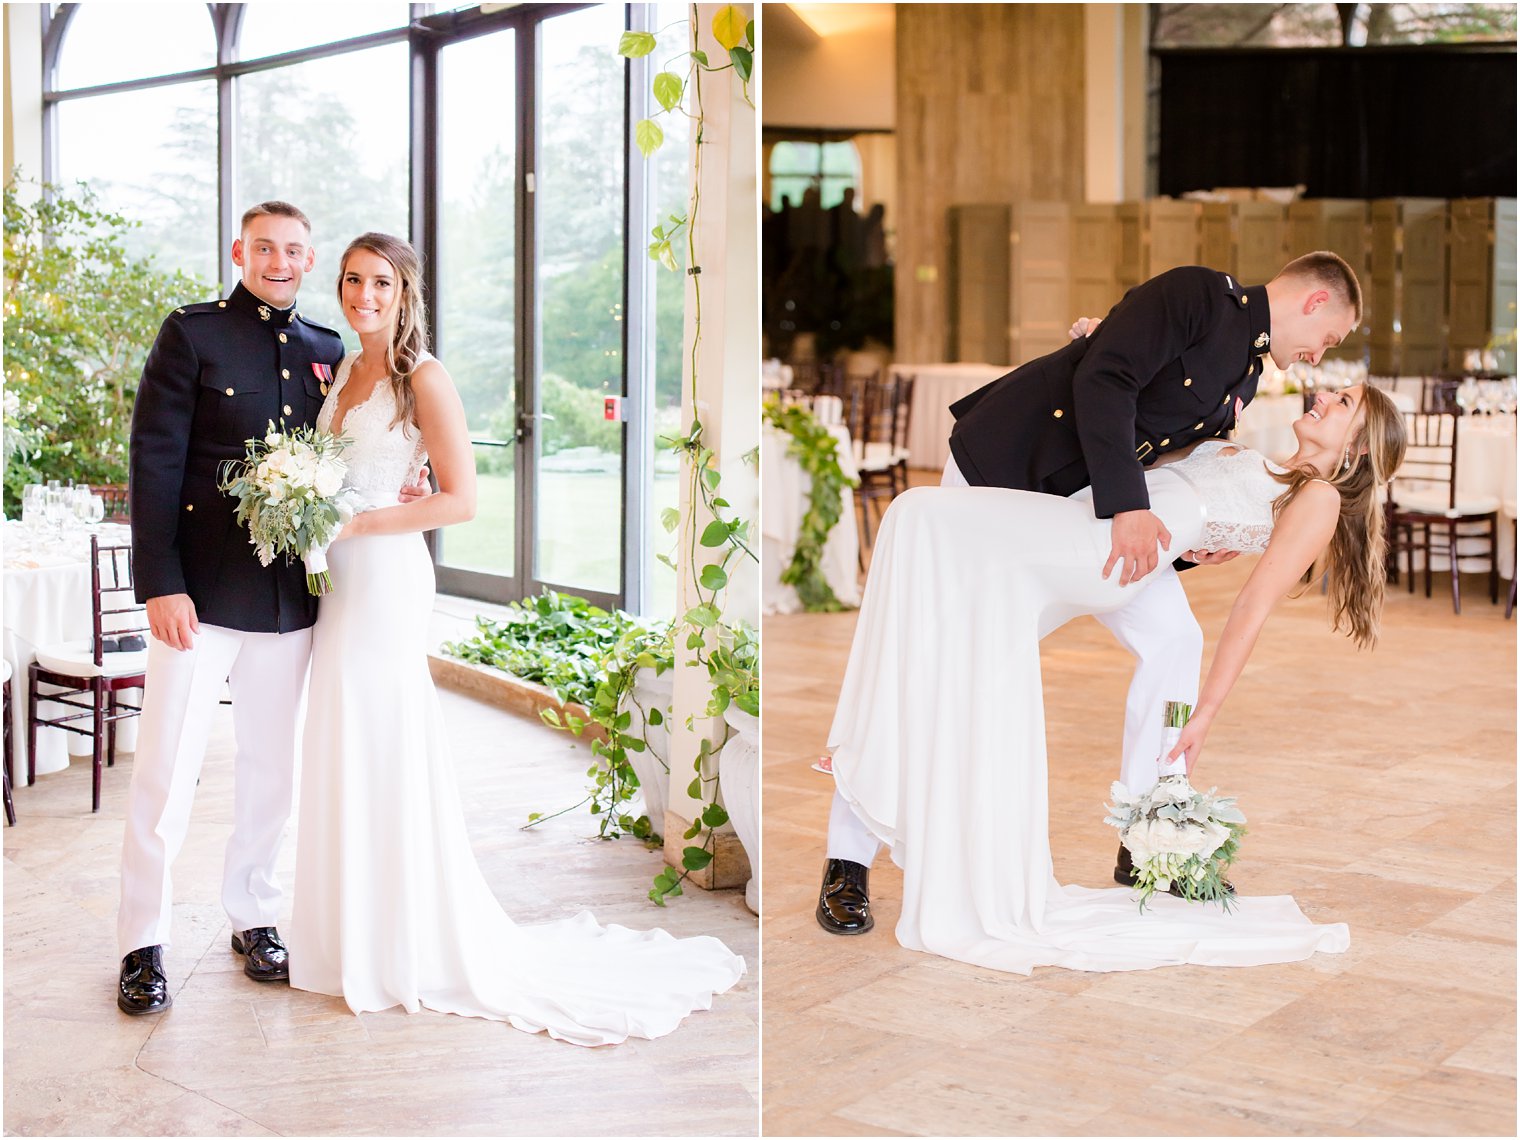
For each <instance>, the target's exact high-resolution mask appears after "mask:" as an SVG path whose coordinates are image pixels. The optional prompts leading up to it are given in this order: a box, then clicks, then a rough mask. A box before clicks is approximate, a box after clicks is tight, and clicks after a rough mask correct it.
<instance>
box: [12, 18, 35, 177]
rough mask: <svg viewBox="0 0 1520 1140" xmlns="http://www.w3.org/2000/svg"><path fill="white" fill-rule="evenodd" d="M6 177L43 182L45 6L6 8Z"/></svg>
mask: <svg viewBox="0 0 1520 1140" xmlns="http://www.w3.org/2000/svg"><path fill="white" fill-rule="evenodd" d="M4 161H5V177H6V178H7V179H8V178H10V175H11V170H12V169H13V168H15V167H16V166H18V165H19V166H20V167H21V174H22V176H23V177H25V178H31V179H34V180H41V178H42V174H43V171H42V5H41V4H7V5H5V159H4Z"/></svg>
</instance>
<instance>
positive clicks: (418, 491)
mask: <svg viewBox="0 0 1520 1140" xmlns="http://www.w3.org/2000/svg"><path fill="white" fill-rule="evenodd" d="M432 493H433V485H432V484H431V483H429V482H428V469H427V468H426V467H424V468H423V469H422V470H421V471H419V472H417V482H415V483H411V484H408V485H407V486H405V487H402V488H401V494H400V496H399V497H400V499H401V501H402V502H403V503H415V502H416V501H417V500H418V499H425V498H427V497H428V496H429V495H431V494H432Z"/></svg>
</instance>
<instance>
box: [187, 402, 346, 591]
mask: <svg viewBox="0 0 1520 1140" xmlns="http://www.w3.org/2000/svg"><path fill="white" fill-rule="evenodd" d="M246 444H247V454H246V455H245V456H244V457H243V459H242V460H240V461H239V460H234V461H231V462H228V463H227V464H225V465H224V466H223V469H222V477H221V480H220V481H219V482H218V483H217V486H218V488H219V489H220V490H222V491H224V492H225V493H227V494H229V495H231V496H232V497H233V498H235V499H236V500H237V501H238V506H237V521H238V522H240V523H243V524H245V525H246V526H247V527H248V541H249V542H251V543H253V548H254V550H255V551H256V552H257V553H258V556H259V562H260V563H262V564H263V565H265V566H268V565H269V564H270V563H271V562H273V561H274V558H275V555H277V554H283V555H284V556H285V558H286V559H287V560H289V559H290V558H291V556H292V555H294V556H298V557H299V558H300V559H301V560H302V562H304V563H305V564H306V589H307V590H308V591H309V592H310V593H312V594H316V595H319V596H320V595H322V594H330V593H332V575H331V574H329V573H328V570H327V548H328V546H330V545H331V544H332V540H333V538H334V536H336V535H337V533H338V528H340V527H341V526H342V525H343V524H344V523H346V522H348V520H349V519H351V518H353V517H354V510H353V496H352V493H351V492H349V491H345V490H344V488H343V476H344V474H345V473H346V472H347V471H348V464H347V463H345V462H344V461H343V458H342V453H343V449H344V448H345V447H347V446H348V440H346V439H341V438H339V437H338V436H335V435H333V434H332V433H331V432H325V431H318V430H317V429H316V428H311V427H302V428H294V429H291V430H288V431H287V430H286V429H285V423H284V421H283V420H281V421H280V427H279V428H278V429H276V428H275V426H274V422H273V421H271V422H270V424H269V430H268V431H267V432H266V433H265V434H264V438H263V439H250V440H247V441H246Z"/></svg>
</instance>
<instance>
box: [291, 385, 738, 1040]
mask: <svg viewBox="0 0 1520 1140" xmlns="http://www.w3.org/2000/svg"><path fill="white" fill-rule="evenodd" d="M350 366H351V361H350V360H345V361H344V364H343V365H342V366H341V367H340V369H339V373H338V377H337V381H336V383H335V385H334V387H333V390H332V392H331V393H330V394H329V396H328V400H327V404H326V405H325V406H324V408H323V412H322V417H321V419H319V421H318V423H319V426H321V427H324V428H326V427H328V426H329V424H330V420H331V416H332V409H333V407H334V405H335V402H336V397H337V395H338V392H339V391H341V388H342V385H343V383H344V382H345V381H346V379H347V375H348V370H349V367H350ZM394 411H395V407H394V402H393V400H392V398H391V396H390V393H389V387H388V385H383V384H382V385H381V386H379V387H377V389H376V395H375V396H374V397H372V398H371V400H369V401H367V402H366V403H365V404H362V405H360V406H359V407H356V408H354V409H353V410H351V411H350V412H349V414H348V418H347V422H346V423H345V424H344V425H343V428H344V433H345V434H347V435H348V436H349V437H350V438H351V439H352V440H353V443H352V444H351V446H350V449H349V451H348V453H347V458H348V460H349V463H350V470H349V476H348V482H349V484H350V485H352V486H354V487H355V488H356V489H357V490H359V491H360V492H361V493H362V494H364V495H365V496H366V499H367V502H368V505H370V506H375V507H378V506H384V505H389V504H391V503H394V502H395V501H396V493H397V489H398V488H399V487H401V486H402V485H403V483H405V482H409V481H411V480H413V479H415V477H416V472H417V469H418V467H419V466H420V464H421V461H422V452H421V447H420V441H417V440H415V438H414V437H413V438H408V437H406V436H404V435H403V433H402V432H401V430H400V429H399V428H396V429H393V428H391V427H390V426H389V424H390V420H391V418H392V416H393V415H394ZM328 562H329V566H330V569H331V572H332V580H333V587H334V590H333V593H331V594H329V595H327V596H326V597H324V598H323V599H322V605H321V609H320V611H319V617H318V621H317V625H316V629H315V632H314V638H313V643H312V660H311V679H310V683H309V688H308V695H307V713H306V730H305V737H304V742H303V747H302V757H303V759H302V778H301V802H300V817H299V825H298V833H297V848H296V884H295V891H294V895H295V904H294V915H293V920H292V923H291V927H290V937H289V947H290V980H291V985H293V986H295V987H296V988H298V989H304V990H311V991H314V992H316V993H324V994H331V995H333V996H335V997H342V998H344V999H345V1000H346V1001H347V1003H348V1005H349V1007H350V1008H351V1009H353V1010H354V1011H355V1012H356V1013H361V1012H365V1011H371V1010H380V1009H388V1008H390V1007H391V1006H396V1005H400V1006H402V1007H404V1008H405V1009H407V1010H408V1011H410V1012H415V1011H416V1010H417V1009H418V1008H419V1007H422V1006H426V1007H427V1008H429V1009H433V1010H437V1011H440V1012H443V1013H457V1014H463V1015H465V1016H469V1017H484V1018H491V1019H494V1020H500V1021H506V1022H509V1023H511V1024H512V1025H514V1026H516V1027H517V1028H518V1029H523V1030H527V1031H529V1032H545V1031H546V1032H547V1033H548V1034H549V1035H550V1036H552V1037H556V1038H559V1039H560V1040H563V1041H569V1042H573V1043H574V1044H577V1045H606V1044H612V1043H616V1042H620V1041H623V1040H625V1039H626V1038H629V1037H659V1036H662V1035H664V1034H666V1033H669V1032H671V1031H672V1030H673V1029H675V1028H676V1027H677V1026H678V1025H679V1024H680V1022H681V1021H682V1019H684V1018H685V1017H686V1016H687V1015H688V1014H690V1013H691V1012H692V1011H694V1010H698V1009H707V1008H710V1006H711V1003H712V997H713V995H714V994H716V993H721V992H723V991H724V990H727V989H728V988H730V987H731V986H732V985H734V983H735V982H737V981H738V979H739V977H740V975H742V974H743V972H744V968H745V966H744V960H743V959H742V958H740V957H737V956H736V955H734V954H733V953H731V952H730V951H729V949H728V948H727V947H726V946H724V945H723V943H722V942H720V941H719V940H718V939H716V938H711V937H699V938H685V939H676V938H673V937H672V936H671V935H669V934H667V933H666V932H665V931H662V930H648V931H634V930H630V929H628V928H626V927H621V926H615V925H608V926H602V925H600V924H598V923H597V921H596V920H595V919H594V918H593V917H592V916H591V915H590V914H588V913H586V912H581V913H580V914H577V915H575V916H574V917H572V918H568V919H565V920H563V921H559V922H552V923H547V924H543V925H533V926H519V925H518V924H516V923H514V922H513V921H512V919H511V918H509V917H508V916H507V914H506V913H505V912H504V911H503V910H502V908H501V905H500V904H499V903H498V902H497V901H496V898H495V896H494V895H493V894H492V893H491V889H490V887H489V886H488V885H487V883H486V881H485V879H484V877H483V876H482V875H481V873H480V869H479V866H478V865H477V863H476V861H475V856H474V853H473V852H472V851H471V849H470V842H469V835H468V832H467V831H466V828H465V821H464V812H463V810H462V808H461V805H460V800H459V792H458V788H457V785H456V783H455V779H454V773H453V766H452V763H451V761H450V751H449V745H448V740H447V736H446V733H445V726H444V722H443V715H442V711H441V709H440V707H439V703H438V697H437V694H436V692H435V691H434V689H433V682H432V678H431V676H430V674H429V672H428V665H427V638H428V619H429V615H430V613H431V611H432V606H433V591H434V581H433V566H432V562H431V560H430V558H429V556H428V552H427V548H426V546H425V544H424V543H423V539H422V535H420V534H404V535H377V536H363V537H358V538H352V539H345V540H343V541H340V542H338V543H336V544H335V545H334V546H333V547H332V549H331V550H330V551H329V553H328Z"/></svg>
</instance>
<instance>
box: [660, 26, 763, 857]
mask: <svg viewBox="0 0 1520 1140" xmlns="http://www.w3.org/2000/svg"><path fill="white" fill-rule="evenodd" d="M720 7H721V6H720V5H714V4H699V5H698V6H697V29H696V32H697V39H698V44H697V46H698V47H699V48H701V49H702V50H704V51H706V52H707V54H708V57H709V58H710V59H711V60H713V62H714V63H717V62H719V61H720V60H721V59H722V58H723V55H724V52H723V49H722V48H721V47H720V46H718V45H717V44H715V43H713V42H712V31H711V29H712V20H713V16H714V14H715V13H716V12H717V11H718V10H719V8H720ZM702 94H703V107H704V112H705V114H706V125H705V126H704V128H703V143H702V154H701V175H700V177H701V205H700V208H699V210H698V213H697V221H696V225H695V226H694V228H693V231H692V238H693V242H694V244H695V249H694V257H693V264H694V265H696V266H698V267H700V268H701V273H700V274H699V275H698V276H696V277H688V278H687V283H686V328H685V336H686V344H687V346H688V351H687V352H686V353H684V354H683V359H684V361H685V364H684V366H683V367H684V373H683V381H684V383H683V395H682V401H681V417H682V419H681V423H682V429H683V430H684V429H685V428H686V427H689V426H690V424H691V421H692V418H693V413H694V412H695V413H700V415H701V418H702V422H703V424H704V425H705V433H704V440H705V442H706V444H707V446H708V447H710V448H712V450H713V451H714V452H715V453H716V456H717V462H718V468H719V470H720V471H721V472H722V475H723V481H722V485H721V487H720V488H719V492H718V493H719V494H720V495H721V496H722V497H723V498H725V499H727V500H728V501H729V502H730V503H731V504H732V506H731V508H730V509H729V511H727V512H726V514H727V515H728V517H729V518H742V519H746V520H748V521H749V522H750V529H751V536H750V539H749V540H748V544H749V545H750V547H751V549H755V548H756V543H757V542H758V541H759V525H758V524H759V479H758V478H757V476H756V472H755V469H754V466H753V464H752V463H751V462H750V461H749V459H747V458H746V457H747V456H748V455H749V454H750V453H752V452H753V451H754V450H755V449H756V448H757V447H758V446H759V438H760V428H759V418H760V407H759V389H760V382H759V371H760V369H759V362H760V330H759V328H758V326H757V323H756V321H755V314H756V313H757V312H759V309H760V298H759V263H758V256H759V236H760V235H759V213H758V200H757V194H758V189H759V187H758V180H757V177H756V156H757V145H756V127H755V110H754V108H753V107H751V106H750V105H749V103H747V102H746V101H745V99H744V96H743V93H742V91H741V89H740V84H739V83H738V81H737V78H736V77H735V76H734V75H733V73H732V72H721V73H719V74H717V75H704V76H703V78H702ZM751 97H752V98H754V99H755V100H756V102H757V103H758V98H759V91H758V84H752V85H751ZM692 146H693V166H694V168H695V164H696V161H697V156H696V154H695V147H696V143H695V141H693V143H692ZM698 283H700V286H701V290H702V340H701V344H700V345H699V346H698V351H697V355H696V376H697V381H696V391H695V403H693V391H692V358H691V353H690V351H689V346H690V345H691V340H692V336H693V333H694V327H695V315H696V314H695V302H696V287H697V285H698ZM689 496H690V488H689V484H688V481H687V480H686V479H684V478H683V479H682V483H681V500H680V509H681V513H682V516H683V517H690V518H691V521H690V524H689V525H690V526H692V527H694V528H695V532H696V533H697V534H700V533H701V532H702V530H703V528H705V527H706V526H707V524H708V522H709V521H711V520H710V517H709V516H707V514H706V512H705V510H704V509H703V508H702V506H701V504H700V503H698V504H697V508H696V511H695V517H691V516H692V504H691V503H690V502H689ZM692 546H693V543H692V542H691V539H690V534H689V532H685V531H683V539H682V542H681V548H680V558H679V563H678V564H679V567H680V569H679V574H678V580H679V583H678V588H677V589H678V593H677V600H676V604H677V612H679V613H684V612H685V611H686V610H687V609H688V608H690V607H691V606H693V605H696V604H697V603H698V599H697V597H696V594H695V590H694V589H693V588H692V585H691V582H692V578H693V577H694V576H695V574H699V573H700V572H701V566H702V565H705V564H706V563H707V562H715V561H717V560H718V557H719V556H721V550H717V551H715V550H710V549H708V548H706V547H702V546H697V547H696V558H697V564H696V566H695V567H693V566H692V565H691V561H690V560H691V558H692V556H693V555H692V549H691V548H692ZM729 571H730V584H729V586H728V588H727V593H726V597H725V599H724V613H725V616H726V617H727V618H728V619H729V620H730V621H732V620H736V619H739V618H742V619H743V620H745V621H747V622H748V623H749V624H750V625H752V626H758V624H759V615H760V605H759V574H758V572H757V569H756V566H755V564H754V563H753V562H752V561H751V560H749V559H747V558H745V559H742V560H740V559H735V560H734V561H733V562H731V563H730V565H729ZM694 658H695V653H694V652H693V651H691V650H688V649H686V647H685V639H684V638H679V639H678V640H677V643H676V670H675V694H674V713H675V724H674V725H673V732H672V734H671V760H670V770H671V777H670V803H669V809H668V813H667V822H666V838H665V854H666V860H667V862H669V863H671V864H672V865H675V866H679V865H680V862H681V850H682V848H683V847H685V846H686V844H687V842H688V841H686V840H684V839H682V837H681V832H682V831H684V830H685V824H686V823H689V822H690V821H691V820H692V819H693V818H695V816H696V814H697V813H698V812H700V811H701V805H700V803H699V802H697V801H695V800H693V799H692V798H691V797H689V796H687V794H686V789H687V785H688V784H690V783H691V779H692V776H693V775H694V774H695V773H694V771H693V767H692V765H693V763H694V762H695V760H696V757H697V755H698V752H699V751H700V741H701V740H702V738H703V737H707V738H708V739H721V738H722V736H723V733H724V731H725V729H724V726H723V724H722V722H721V721H718V722H713V721H708V720H706V719H705V718H703V717H702V716H701V713H702V711H703V710H704V709H705V708H706V707H707V700H708V687H707V673H706V670H705V669H702V668H700V667H696V666H693V667H690V668H688V667H687V666H688V665H689V664H690V662H692V661H693V660H694ZM691 715H695V716H696V717H697V719H696V720H695V721H694V727H693V728H692V729H688V728H687V727H686V718H687V717H688V716H691ZM715 774H716V773H715V772H713V773H709V775H715ZM671 816H675V817H677V819H672V818H670V817H671ZM678 820H679V821H680V824H681V825H680V826H679V827H678V826H676V824H677V822H678ZM722 831H723V832H724V833H725V834H724V835H722V836H720V840H719V849H718V857H717V859H716V860H715V861H714V867H713V874H709V875H694V876H693V879H694V880H695V881H697V882H699V884H700V885H703V886H729V885H737V884H739V883H742V882H743V881H744V878H745V877H746V875H745V872H744V861H743V857H742V849H741V848H740V847H739V845H738V843H737V841H736V840H735V839H734V837H733V836H732V834H731V831H732V829H731V828H729V827H724V828H723V829H722ZM736 855H737V858H736Z"/></svg>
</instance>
